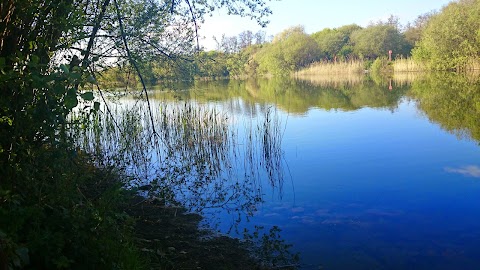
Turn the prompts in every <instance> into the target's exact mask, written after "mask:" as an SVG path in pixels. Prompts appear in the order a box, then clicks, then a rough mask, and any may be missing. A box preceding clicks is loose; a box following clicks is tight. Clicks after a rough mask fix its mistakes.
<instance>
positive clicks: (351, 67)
mask: <svg viewBox="0 0 480 270" xmlns="http://www.w3.org/2000/svg"><path fill="white" fill-rule="evenodd" d="M364 72H365V62H364V61H358V60H352V61H340V62H336V63H324V62H317V63H313V64H312V65H311V66H309V67H307V68H305V69H302V70H300V71H297V72H296V73H295V76H312V75H344V74H362V73H364Z"/></svg>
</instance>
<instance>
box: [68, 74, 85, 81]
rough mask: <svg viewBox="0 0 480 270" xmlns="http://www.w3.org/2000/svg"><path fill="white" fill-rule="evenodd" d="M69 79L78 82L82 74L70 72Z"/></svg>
mask: <svg viewBox="0 0 480 270" xmlns="http://www.w3.org/2000/svg"><path fill="white" fill-rule="evenodd" d="M70 77H71V78H72V79H74V80H78V79H80V78H82V74H80V73H78V72H72V73H70Z"/></svg>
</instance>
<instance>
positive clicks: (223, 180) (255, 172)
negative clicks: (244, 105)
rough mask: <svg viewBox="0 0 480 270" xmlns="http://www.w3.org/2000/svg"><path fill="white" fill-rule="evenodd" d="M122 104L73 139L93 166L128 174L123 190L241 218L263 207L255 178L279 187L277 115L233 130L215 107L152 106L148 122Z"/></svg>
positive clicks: (130, 103) (141, 111) (133, 104)
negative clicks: (146, 189) (137, 189)
mask: <svg viewBox="0 0 480 270" xmlns="http://www.w3.org/2000/svg"><path fill="white" fill-rule="evenodd" d="M121 102H122V103H120V104H115V103H111V104H109V106H110V112H111V114H112V115H108V114H106V113H99V114H97V115H95V116H94V117H93V119H92V120H93V121H91V122H90V123H91V124H90V126H85V128H83V129H81V130H76V131H75V133H76V134H78V136H79V137H80V139H79V140H77V141H79V142H81V144H80V145H79V147H80V148H82V149H85V151H87V152H94V153H99V155H98V157H97V159H98V160H99V161H98V162H101V163H103V164H104V165H105V166H109V165H113V164H115V165H116V166H118V165H119V163H120V162H122V163H121V166H123V167H124V168H125V169H126V170H127V172H129V173H130V174H131V175H132V179H131V181H130V183H129V185H128V186H142V185H147V184H148V185H150V186H152V187H153V188H152V190H151V194H152V195H155V196H160V197H162V198H163V199H164V200H165V201H167V202H171V203H177V202H180V203H181V204H182V205H183V206H185V207H187V208H188V209H190V210H192V211H197V212H203V211H204V210H206V211H210V210H209V209H223V210H226V211H227V212H232V213H234V212H239V213H241V214H242V215H247V216H248V215H252V214H253V212H254V211H255V209H256V207H257V204H258V203H259V202H261V201H262V198H261V196H262V193H261V181H260V180H261V179H260V178H262V179H263V178H264V179H268V180H270V181H269V184H270V185H272V186H274V187H278V188H281V183H282V182H283V171H282V169H283V167H282V162H283V151H282V150H281V139H282V136H281V129H280V127H279V126H280V124H281V123H280V122H281V121H280V120H279V117H278V115H277V113H276V111H275V110H273V109H265V110H263V111H264V113H263V115H262V114H260V115H258V116H257V117H256V118H255V119H256V120H254V119H253V118H252V119H250V122H249V123H246V125H244V127H245V130H244V131H243V130H242V131H239V130H238V129H237V128H238V125H234V123H235V121H237V120H236V119H233V118H232V116H231V115H229V114H227V112H226V111H224V110H222V109H220V108H218V107H215V106H208V105H205V104H198V103H196V102H194V101H177V102H162V101H158V100H156V101H153V102H154V103H152V104H151V105H152V108H153V118H154V119H153V121H151V119H150V116H149V113H148V110H147V109H146V108H147V107H146V106H147V104H145V103H143V102H141V101H138V100H136V99H131V98H126V99H124V100H123V101H121ZM103 111H106V110H105V109H103ZM152 123H153V125H154V126H153V127H152V126H151V125H152ZM87 124H88V123H87ZM154 128H155V130H156V133H153V132H152V130H153V129H154ZM239 133H241V134H245V135H242V136H243V137H241V136H239ZM264 176H265V177H264Z"/></svg>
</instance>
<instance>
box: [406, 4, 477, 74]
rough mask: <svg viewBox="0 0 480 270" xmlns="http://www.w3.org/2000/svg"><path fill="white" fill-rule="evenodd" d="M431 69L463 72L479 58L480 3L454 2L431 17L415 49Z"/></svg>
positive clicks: (417, 54) (415, 53)
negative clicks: (459, 70)
mask: <svg viewBox="0 0 480 270" xmlns="http://www.w3.org/2000/svg"><path fill="white" fill-rule="evenodd" d="M413 56H414V57H415V59H416V60H419V61H423V62H426V63H427V64H428V65H429V66H430V67H431V68H432V69H438V70H448V69H463V68H465V66H466V65H468V64H469V63H471V62H472V61H478V58H479V57H480V1H479V0H461V1H458V2H452V3H450V4H449V5H447V6H446V7H444V8H443V9H442V11H441V12H440V13H439V14H436V15H434V16H432V17H431V19H430V20H429V22H428V24H427V26H426V28H425V30H424V31H423V35H422V38H421V40H420V42H419V43H418V47H417V48H415V50H414V52H413Z"/></svg>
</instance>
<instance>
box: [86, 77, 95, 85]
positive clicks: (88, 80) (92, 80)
mask: <svg viewBox="0 0 480 270" xmlns="http://www.w3.org/2000/svg"><path fill="white" fill-rule="evenodd" d="M87 82H89V83H93V84H97V80H95V78H94V77H93V76H92V75H88V77H87Z"/></svg>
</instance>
